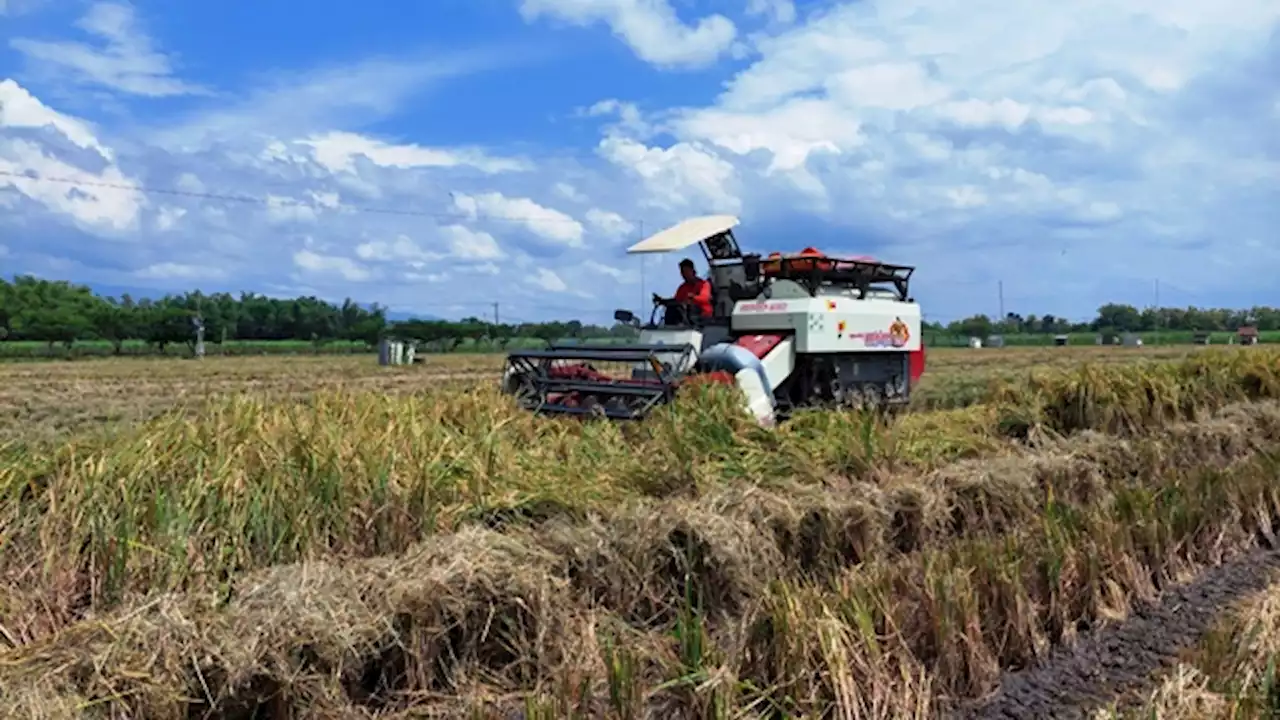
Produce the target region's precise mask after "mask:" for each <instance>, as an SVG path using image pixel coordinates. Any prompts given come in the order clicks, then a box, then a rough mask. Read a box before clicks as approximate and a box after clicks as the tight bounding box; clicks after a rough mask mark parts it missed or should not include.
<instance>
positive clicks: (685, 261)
mask: <svg viewBox="0 0 1280 720" xmlns="http://www.w3.org/2000/svg"><path fill="white" fill-rule="evenodd" d="M680 267H682V268H689V269H690V270H693V269H694V267H693V261H692V260H690V259H689V258H685V259H683V260H681V261H680Z"/></svg>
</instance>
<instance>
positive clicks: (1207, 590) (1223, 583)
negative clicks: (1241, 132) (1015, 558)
mask: <svg viewBox="0 0 1280 720" xmlns="http://www.w3.org/2000/svg"><path fill="white" fill-rule="evenodd" d="M1278 571H1280V551H1277V550H1271V549H1255V550H1252V551H1249V552H1247V553H1244V554H1242V555H1240V556H1237V557H1236V558H1234V559H1232V560H1229V561H1228V562H1226V563H1223V564H1222V565H1218V566H1216V567H1213V568H1211V569H1209V570H1207V571H1205V572H1203V573H1201V574H1200V575H1199V576H1198V577H1197V578H1196V579H1195V580H1193V581H1191V582H1190V583H1187V584H1185V585H1181V586H1178V587H1174V588H1171V589H1169V590H1167V591H1165V592H1164V593H1162V594H1161V596H1160V598H1159V599H1158V600H1157V601H1156V602H1154V603H1150V604H1146V605H1142V606H1139V607H1136V608H1134V609H1133V611H1132V612H1131V614H1130V616H1129V617H1128V618H1127V619H1125V620H1124V621H1122V622H1120V623H1118V624H1116V625H1114V626H1110V627H1107V628H1104V629H1102V630H1100V631H1098V632H1095V633H1093V634H1092V635H1090V636H1087V637H1085V638H1082V639H1081V641H1079V642H1077V643H1075V644H1074V645H1073V646H1071V647H1062V648H1058V649H1057V650H1055V651H1054V652H1053V653H1052V654H1051V655H1050V656H1049V657H1048V658H1047V659H1046V660H1045V661H1044V662H1043V663H1042V664H1040V665H1038V666H1036V667H1034V668H1031V669H1028V670H1023V671H1018V672H1013V673H1010V674H1008V675H1006V676H1005V677H1004V679H1003V681H1002V682H1001V684H1000V688H999V689H998V690H997V691H996V692H995V693H994V694H993V695H992V696H990V697H988V698H984V699H983V700H981V701H979V702H977V703H973V704H970V705H969V706H968V707H964V708H960V709H958V710H957V711H955V712H954V713H953V714H952V715H951V717H953V718H957V720H959V719H963V720H979V719H983V720H985V719H988V718H1087V717H1091V716H1092V713H1093V712H1096V710H1097V709H1098V708H1101V707H1105V706H1107V705H1109V704H1110V703H1113V702H1119V703H1120V704H1121V705H1122V706H1124V705H1128V704H1131V703H1133V702H1135V701H1140V700H1141V699H1142V695H1143V693H1145V692H1148V691H1149V690H1151V689H1153V688H1154V687H1155V686H1156V685H1157V684H1158V683H1159V681H1160V680H1161V677H1160V671H1162V670H1168V669H1170V668H1171V667H1172V666H1173V665H1174V664H1175V663H1176V662H1177V661H1178V660H1179V654H1180V653H1181V652H1182V651H1184V650H1186V649H1188V648H1190V647H1192V646H1193V645H1195V644H1196V642H1197V641H1198V640H1199V639H1200V638H1201V637H1202V636H1203V635H1204V633H1205V631H1206V630H1208V629H1209V627H1210V624H1211V623H1212V622H1213V621H1214V620H1215V619H1216V618H1217V617H1218V616H1219V615H1220V613H1222V612H1223V611H1225V610H1227V609H1228V608H1229V607H1230V606H1231V605H1232V604H1234V603H1235V602H1237V601H1239V600H1241V599H1242V598H1244V597H1245V596H1246V595H1249V594H1252V593H1256V592H1259V591H1261V590H1263V589H1264V588H1265V587H1267V586H1268V585H1269V584H1271V583H1272V582H1273V581H1274V580H1275V579H1276V578H1277V572H1278Z"/></svg>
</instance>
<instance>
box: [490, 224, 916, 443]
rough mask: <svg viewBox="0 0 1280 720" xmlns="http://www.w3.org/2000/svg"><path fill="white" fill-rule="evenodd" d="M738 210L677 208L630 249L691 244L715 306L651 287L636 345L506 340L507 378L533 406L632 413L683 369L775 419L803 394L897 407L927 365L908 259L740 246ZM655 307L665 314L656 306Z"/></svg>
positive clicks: (826, 401) (649, 405)
mask: <svg viewBox="0 0 1280 720" xmlns="http://www.w3.org/2000/svg"><path fill="white" fill-rule="evenodd" d="M737 224H738V219H737V218H735V217H730V216H723V215H717V216H708V217H698V218H692V219H689V220H685V221H684V222H682V223H680V224H678V225H676V226H674V227H671V228H668V229H666V230H664V231H662V232H660V233H658V234H656V235H653V236H651V237H649V238H646V239H645V240H642V241H641V242H639V243H636V244H635V245H633V246H631V247H630V248H628V250H627V252H629V253H666V252H673V251H677V250H682V249H684V248H687V247H689V246H691V245H694V244H697V245H699V246H700V247H701V248H702V252H703V255H704V257H705V258H706V260H707V263H708V265H709V267H710V272H709V274H708V278H707V282H709V283H710V286H711V287H710V289H711V312H710V314H706V313H704V312H702V311H701V310H700V309H699V307H698V306H697V305H695V304H693V303H689V302H678V301H676V300H672V299H663V298H659V297H658V296H656V295H655V296H654V306H653V310H652V312H651V314H650V317H649V321H648V323H644V324H642V323H641V322H640V320H639V319H638V318H636V317H635V315H634V314H633V313H632V312H630V311H628V310H619V311H617V312H616V313H614V318H615V319H616V320H618V321H619V322H622V323H627V324H632V325H635V326H636V327H637V328H638V329H639V334H640V342H639V344H636V345H551V346H550V347H548V348H547V349H545V350H520V351H514V352H512V353H510V355H508V357H507V367H506V371H505V373H504V375H503V389H504V391H506V392H507V393H509V394H512V395H514V396H516V398H517V399H518V401H519V402H520V404H521V405H522V406H523V407H525V408H527V409H529V410H533V411H536V412H541V413H551V414H573V415H589V416H603V417H608V418H612V419H638V418H641V417H643V416H644V415H646V414H647V413H648V412H649V411H650V410H652V409H653V408H654V407H656V406H658V405H661V404H663V403H667V402H670V401H671V400H672V399H673V398H674V397H675V395H676V393H677V392H678V390H679V388H680V386H681V385H683V384H687V383H689V382H691V381H701V382H705V381H708V380H711V381H715V382H725V383H728V384H732V385H734V386H736V387H737V388H738V389H739V390H740V391H741V392H742V394H743V399H744V405H745V406H746V409H747V410H748V411H749V412H750V413H751V414H752V415H753V416H755V417H756V419H757V420H758V421H759V422H761V423H762V424H766V425H768V424H772V423H773V422H774V421H776V420H777V419H779V418H780V417H785V415H786V414H787V413H789V412H790V411H791V410H792V409H795V408H800V407H812V406H825V407H831V406H842V407H867V406H872V407H892V406H900V405H903V404H905V403H906V402H907V400H908V398H909V396H910V389H911V386H912V385H913V384H914V382H915V381H916V380H918V379H919V377H920V375H921V374H922V373H923V371H924V348H923V346H922V344H921V341H920V307H919V305H917V304H916V303H915V301H914V300H913V299H911V298H910V297H909V295H908V284H909V280H910V277H911V274H912V272H913V268H910V267H906V266H900V265H889V264H886V263H881V262H878V261H875V260H873V259H871V258H867V257H857V258H836V257H830V256H827V255H825V254H823V253H821V252H818V251H817V250H815V249H813V248H805V250H804V251H802V252H801V253H799V254H795V255H783V254H781V253H772V254H771V255H769V256H768V257H767V258H762V257H761V256H759V255H744V254H742V252H741V251H740V250H739V248H738V243H737V240H736V238H735V237H734V235H733V228H734V227H735V226H736V225H737ZM659 313H661V314H659Z"/></svg>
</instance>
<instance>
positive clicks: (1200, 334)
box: [1191, 330, 1209, 345]
mask: <svg viewBox="0 0 1280 720" xmlns="http://www.w3.org/2000/svg"><path fill="white" fill-rule="evenodd" d="M1191 341H1192V342H1194V343H1195V344H1197V345H1208V344H1209V333H1207V332H1205V331H1204V330H1197V331H1196V334H1195V335H1192V336H1191Z"/></svg>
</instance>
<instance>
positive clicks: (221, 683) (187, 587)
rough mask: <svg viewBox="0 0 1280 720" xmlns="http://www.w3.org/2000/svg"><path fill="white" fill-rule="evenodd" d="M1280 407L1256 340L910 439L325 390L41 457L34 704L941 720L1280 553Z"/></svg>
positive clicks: (876, 429) (467, 398) (928, 417)
mask: <svg viewBox="0 0 1280 720" xmlns="http://www.w3.org/2000/svg"><path fill="white" fill-rule="evenodd" d="M1278 398H1280V356H1278V355H1276V354H1274V353H1270V352H1266V351H1263V350H1259V349H1250V350H1248V351H1245V352H1232V353H1202V354H1199V355H1197V356H1196V357H1195V358H1194V359H1192V360H1187V361H1184V362H1180V363H1163V364H1150V365H1144V366H1111V367H1084V368H1080V369H1077V370H1072V371H1065V372H1052V373H1042V374H1037V375H1034V376H1031V377H1029V378H1025V379H1023V380H1020V381H1018V382H1015V383H1010V382H1005V381H1001V382H999V383H996V384H994V385H993V386H992V387H990V388H988V389H987V390H986V391H985V393H984V394H983V397H982V398H981V399H982V400H983V402H981V403H978V404H975V405H972V406H969V407H965V408H959V409H953V410H947V411H936V412H920V413H915V414H911V415H908V416H906V417H905V418H903V419H901V420H899V421H898V422H897V423H895V424H894V425H892V426H882V425H879V424H877V423H876V422H875V421H874V420H872V419H870V418H867V417H861V416H856V415H850V414H809V415H804V416H801V417H799V418H797V419H796V420H795V421H793V422H792V423H791V424H789V425H787V426H786V427H784V428H781V429H779V430H776V431H764V430H760V429H757V428H754V427H752V426H751V425H750V424H749V422H747V421H746V419H745V418H743V417H742V415H741V414H740V413H738V412H735V406H734V402H733V399H732V398H731V397H730V396H729V395H727V394H725V393H723V392H721V391H717V390H716V389H714V388H712V389H706V390H704V391H701V392H700V393H698V394H697V396H696V397H693V396H691V397H686V398H683V399H682V401H681V402H680V403H679V404H678V406H677V407H675V408H674V409H672V410H671V411H670V412H662V413H658V414H656V415H655V416H654V417H653V418H652V419H651V420H650V421H648V422H646V423H643V424H639V425H629V426H620V425H609V424H585V425H584V424H580V423H576V422H563V421H548V420H542V419H535V418H532V417H528V416H525V415H522V414H519V413H517V412H515V411H514V410H513V408H512V407H511V405H510V404H509V402H507V401H506V400H504V399H503V398H500V397H498V396H496V395H495V394H494V393H492V392H490V391H472V392H467V393H455V394H435V395H430V394H428V395H419V396H410V397H394V398H392V397H387V396H383V395H358V394H355V395H353V394H327V395H322V396H318V397H316V398H315V399H313V400H311V401H309V402H305V403H294V404H268V403H265V402H262V401H258V400H254V399H252V398H247V397H246V398H240V399H234V400H230V401H227V402H225V403H223V404H220V405H218V406H216V407H214V408H212V409H210V410H208V411H206V412H204V413H202V414H201V415H199V416H198V417H191V416H190V415H188V414H184V413H182V412H175V413H174V414H172V415H170V416H167V417H165V418H162V419H160V420H157V421H154V422H152V423H149V424H147V425H145V426H142V427H139V428H137V429H134V430H131V431H128V432H125V433H122V434H119V435H115V436H111V437H105V436H104V437H100V438H92V439H85V440H83V441H81V442H78V443H74V444H67V445H64V446H61V447H58V448H56V449H49V450H45V449H40V448H33V447H24V446H16V445H15V446H14V447H11V448H9V449H7V450H5V451H4V452H3V454H2V455H0V492H2V493H3V495H2V496H0V537H3V542H4V552H3V554H0V637H2V638H4V639H5V640H7V642H8V643H9V644H10V645H12V646H13V647H12V648H11V649H8V650H6V651H3V652H0V713H5V714H9V715H12V716H14V717H83V716H96V717H135V718H179V717H205V716H207V717H219V718H233V717H234V718H240V717H245V718H248V717H275V718H282V717H310V716H314V717H368V716H371V715H374V714H378V715H383V716H388V715H389V716H395V715H401V714H403V715H405V716H410V715H412V716H415V717H421V716H430V715H439V716H442V717H456V716H458V715H459V714H461V713H467V712H472V713H479V714H480V715H481V716H494V717H509V716H511V715H509V714H505V713H510V712H513V711H518V712H520V713H523V715H524V716H525V717H566V716H574V715H575V714H576V715H577V716H581V717H597V716H602V715H603V716H613V717H621V718H636V717H645V716H650V717H688V716H697V717H702V716H714V717H730V716H743V715H745V716H748V717H756V716H760V717H766V716H768V717H773V716H781V715H789V716H812V717H821V716H826V715H833V716H836V717H849V718H852V717H907V716H926V715H928V714H930V713H932V712H935V711H937V710H938V709H940V708H942V707H944V706H945V705H947V704H949V703H951V702H953V701H955V700H958V699H963V698H972V697H976V696H978V695H981V694H982V693H985V692H987V691H989V690H990V689H991V688H992V687H994V685H995V683H996V682H997V680H998V678H999V675H1000V672H1001V671H1002V669H1005V668H1010V667H1019V666H1024V665H1026V664H1028V663H1030V662H1031V661H1033V660H1034V659H1036V658H1037V657H1040V656H1042V655H1043V654H1044V653H1045V652H1046V650H1047V649H1048V648H1049V647H1051V646H1053V645H1055V644H1060V643H1063V642H1067V641H1069V640H1070V639H1071V638H1072V637H1073V636H1075V635H1076V634H1078V633H1079V632H1081V631H1082V630H1084V629H1086V628H1089V627H1092V626H1094V625H1096V624H1097V623H1098V622H1099V621H1103V620H1105V619H1107V618H1115V617H1118V616H1121V615H1123V614H1124V613H1125V612H1126V609H1127V607H1128V606H1129V603H1130V601H1131V600H1132V599H1134V598H1141V597H1150V596H1151V595H1152V594H1153V593H1155V592H1156V591H1157V590H1158V589H1160V588H1161V587H1163V586H1165V585H1167V584H1168V583H1170V582H1173V581H1174V580H1176V579H1178V578H1181V577H1184V576H1185V575H1186V574H1187V573H1190V572H1193V571H1195V570H1196V569H1197V568H1200V567H1204V566H1206V565H1212V564H1215V563H1218V562H1220V561H1221V560H1222V559H1223V558H1224V557H1226V556H1229V555H1232V554H1234V553H1237V552H1240V551H1242V550H1244V549H1247V548H1250V547H1253V546H1255V545H1256V544H1257V543H1258V541H1259V538H1260V537H1268V536H1270V534H1271V522H1272V520H1273V518H1275V517H1276V516H1277V515H1278V514H1280V492H1277V487H1278V486H1276V485H1275V482H1274V481H1275V478H1276V476H1277V467H1278V465H1277V463H1278V462H1280V459H1278V458H1277V456H1276V455H1274V448H1275V447H1276V443H1277V441H1280V403H1278V402H1277V399H1278ZM2 641H3V640H0V642H2ZM255 713H256V714H255Z"/></svg>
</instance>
